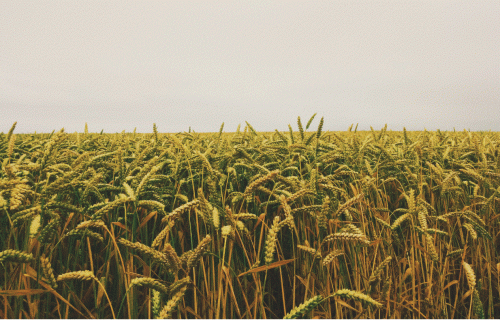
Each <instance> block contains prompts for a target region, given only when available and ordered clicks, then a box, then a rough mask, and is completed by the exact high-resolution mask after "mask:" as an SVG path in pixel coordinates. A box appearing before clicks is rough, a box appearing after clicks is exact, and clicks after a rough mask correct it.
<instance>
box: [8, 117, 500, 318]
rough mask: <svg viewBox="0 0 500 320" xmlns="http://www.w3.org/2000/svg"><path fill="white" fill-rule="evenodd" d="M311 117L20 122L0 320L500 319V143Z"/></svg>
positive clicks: (11, 170) (478, 136)
mask: <svg viewBox="0 0 500 320" xmlns="http://www.w3.org/2000/svg"><path fill="white" fill-rule="evenodd" d="M313 121H314V116H313V117H311V119H309V121H308V122H307V124H306V126H303V124H302V122H301V120H300V118H298V121H297V127H298V130H295V131H294V130H293V129H292V126H290V125H289V130H288V131H278V130H276V131H274V132H256V131H255V130H254V128H253V127H252V126H251V125H250V124H249V123H246V126H245V127H244V128H243V130H240V127H238V129H237V131H236V132H231V133H225V132H223V126H224V124H222V126H221V127H220V130H219V131H218V132H216V133H196V132H194V131H191V130H190V132H183V133H178V134H166V133H159V132H158V130H157V128H156V125H153V132H152V133H148V134H143V133H136V132H135V131H134V132H133V133H125V132H122V133H117V134H104V133H102V132H101V133H100V134H98V133H89V132H88V130H87V127H85V131H84V132H83V133H77V132H75V133H66V132H64V130H61V131H59V132H52V133H51V134H15V126H16V124H14V125H13V126H12V128H11V129H10V131H8V133H6V134H5V133H2V134H0V160H1V166H2V170H1V172H0V219H1V224H0V228H1V230H0V245H1V246H0V317H3V318H57V319H59V318H182V319H184V318H259V319H262V318H292V319H294V318H452V319H455V318H467V319H469V318H499V317H500V277H499V274H500V133H497V132H469V131H465V130H464V131H457V132H455V131H445V132H443V131H439V130H437V131H432V132H431V131H419V132H413V131H412V132H410V131H406V130H404V131H402V132H393V131H387V126H386V127H384V128H383V129H381V130H377V131H375V130H373V129H372V130H371V131H363V132H361V131H357V130H356V129H357V127H356V128H353V126H351V127H350V128H349V129H348V130H347V131H343V132H326V131H325V132H324V131H323V130H322V127H323V118H322V119H321V120H320V121H319V124H318V126H317V129H314V130H313V129H312V128H311V124H312V123H313ZM294 126H295V124H294Z"/></svg>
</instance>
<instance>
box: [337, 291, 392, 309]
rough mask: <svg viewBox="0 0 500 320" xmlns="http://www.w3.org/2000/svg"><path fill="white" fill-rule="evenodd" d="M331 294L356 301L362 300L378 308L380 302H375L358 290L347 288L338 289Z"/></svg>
mask: <svg viewBox="0 0 500 320" xmlns="http://www.w3.org/2000/svg"><path fill="white" fill-rule="evenodd" d="M333 296H339V297H342V298H349V299H354V300H356V301H364V302H366V303H368V304H370V305H372V306H375V307H377V308H380V307H381V306H382V304H381V303H380V302H377V301H375V300H373V299H372V298H371V297H370V296H367V295H366V294H364V293H361V292H358V291H353V290H349V289H341V290H338V291H337V292H335V293H334V294H333Z"/></svg>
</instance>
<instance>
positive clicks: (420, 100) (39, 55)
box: [0, 0, 500, 133]
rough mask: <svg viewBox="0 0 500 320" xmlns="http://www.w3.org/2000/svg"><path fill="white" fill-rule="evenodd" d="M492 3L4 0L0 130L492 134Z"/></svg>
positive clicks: (499, 106)
mask: <svg viewBox="0 0 500 320" xmlns="http://www.w3.org/2000/svg"><path fill="white" fill-rule="evenodd" d="M498 17H500V1H498V0H494V1H486V0H481V1H460V0H453V1H445V0H439V1H436V0H433V1H404V0H398V1H373V0H370V1H368V0H367V1H355V0H350V1H292V0H286V1H257V0H253V1H222V0H218V1H208V0H204V1H73V0H72V1H64V0H61V1H10V0H0V132H7V131H8V130H9V129H10V127H11V126H12V124H13V123H14V122H15V121H17V127H16V131H15V133H32V132H35V131H36V132H51V131H52V130H56V131H58V130H60V129H61V128H64V129H65V131H66V132H75V131H79V132H83V130H84V127H85V123H88V128H89V131H91V132H101V130H103V131H104V132H105V133H115V132H121V131H122V130H125V131H126V132H132V131H133V130H134V128H137V132H147V133H150V132H152V130H153V123H156V125H157V127H158V130H159V131H160V132H182V131H188V130H189V128H190V127H191V129H192V130H194V131H196V132H216V131H218V130H219V128H220V126H221V124H222V123H223V122H224V123H225V126H224V131H225V132H234V131H235V130H236V128H237V126H238V124H241V128H242V129H243V127H244V126H245V121H248V122H249V123H250V124H251V125H252V127H253V128H255V130H257V131H274V130H275V129H278V130H279V131H286V130H288V124H291V125H292V128H293V129H294V130H297V128H298V127H297V117H298V116H300V117H301V119H302V123H303V124H304V125H305V123H307V121H308V120H309V118H310V117H311V116H312V115H313V114H314V113H317V116H316V118H315V120H314V122H313V123H312V125H311V127H310V128H309V130H316V129H317V126H318V123H319V119H321V117H324V126H323V130H336V131H340V130H347V128H348V127H349V126H350V125H351V124H353V123H354V125H356V123H359V126H358V130H369V129H370V126H372V127H373V128H374V129H376V130H379V129H380V128H382V127H383V126H384V125H385V124H387V125H388V129H389V130H402V129H403V127H406V129H407V130H423V129H427V130H436V129H441V130H453V129H454V128H455V129H456V130H463V129H467V130H472V131H482V130H492V131H500V55H499V53H500V19H499V18H498Z"/></svg>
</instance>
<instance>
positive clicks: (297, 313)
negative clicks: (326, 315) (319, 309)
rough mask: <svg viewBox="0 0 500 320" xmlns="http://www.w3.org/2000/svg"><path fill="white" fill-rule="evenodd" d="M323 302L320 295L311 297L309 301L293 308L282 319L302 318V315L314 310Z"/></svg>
mask: <svg viewBox="0 0 500 320" xmlns="http://www.w3.org/2000/svg"><path fill="white" fill-rule="evenodd" d="M321 301H323V297H322V296H321V295H317V296H314V297H312V298H311V299H309V300H307V301H305V302H304V303H301V304H300V305H299V306H297V307H295V308H293V309H292V310H290V312H288V313H287V314H286V315H285V316H284V317H283V319H299V318H302V317H303V315H304V314H306V313H307V312H309V311H311V310H312V309H314V308H316V306H317V305H318V304H320V303H321Z"/></svg>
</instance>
